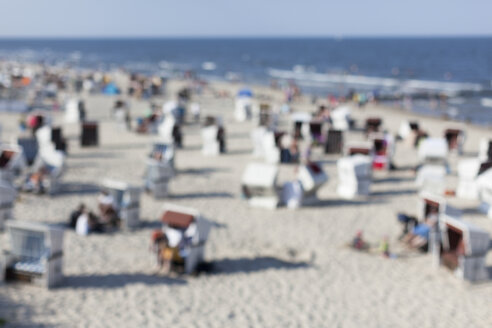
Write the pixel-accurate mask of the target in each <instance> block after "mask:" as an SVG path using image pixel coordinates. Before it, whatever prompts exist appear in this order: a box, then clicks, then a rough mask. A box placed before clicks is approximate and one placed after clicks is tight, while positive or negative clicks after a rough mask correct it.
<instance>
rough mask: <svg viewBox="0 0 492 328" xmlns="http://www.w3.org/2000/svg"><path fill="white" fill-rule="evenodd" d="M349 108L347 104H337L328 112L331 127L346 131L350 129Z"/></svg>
mask: <svg viewBox="0 0 492 328" xmlns="http://www.w3.org/2000/svg"><path fill="white" fill-rule="evenodd" d="M350 114H351V109H350V107H348V106H339V107H337V108H335V109H334V110H333V111H332V112H331V113H330V118H331V124H332V127H333V129H335V130H340V131H348V130H349V129H350Z"/></svg>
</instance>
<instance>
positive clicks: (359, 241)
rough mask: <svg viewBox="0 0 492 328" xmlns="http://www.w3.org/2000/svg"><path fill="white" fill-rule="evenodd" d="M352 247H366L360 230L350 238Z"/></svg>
mask: <svg viewBox="0 0 492 328" xmlns="http://www.w3.org/2000/svg"><path fill="white" fill-rule="evenodd" d="M352 247H353V248H355V249H357V250H362V249H364V248H365V247H366V243H365V242H364V239H363V237H362V230H359V231H357V233H356V234H355V237H354V239H353V240H352Z"/></svg>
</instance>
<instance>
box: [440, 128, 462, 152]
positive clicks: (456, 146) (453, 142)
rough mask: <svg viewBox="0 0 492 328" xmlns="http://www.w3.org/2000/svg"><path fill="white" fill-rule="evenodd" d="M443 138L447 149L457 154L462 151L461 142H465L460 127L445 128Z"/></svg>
mask: <svg viewBox="0 0 492 328" xmlns="http://www.w3.org/2000/svg"><path fill="white" fill-rule="evenodd" d="M444 138H445V139H446V142H447V143H448V149H449V151H452V152H457V153H458V154H460V155H461V154H462V153H463V144H464V143H465V138H466V135H465V131H464V130H462V129H446V131H444Z"/></svg>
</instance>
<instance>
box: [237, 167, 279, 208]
mask: <svg viewBox="0 0 492 328" xmlns="http://www.w3.org/2000/svg"><path fill="white" fill-rule="evenodd" d="M277 176H278V167H277V166H276V165H272V164H264V163H250V164H249V165H248V166H247V167H246V170H245V171H244V173H243V176H242V180H241V185H242V194H243V195H244V197H245V198H246V199H247V200H248V203H249V205H250V206H254V207H264V208H270V209H274V208H276V207H277V205H278V202H279V198H278V193H277Z"/></svg>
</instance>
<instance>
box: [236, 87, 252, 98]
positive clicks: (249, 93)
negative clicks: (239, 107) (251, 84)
mask: <svg viewBox="0 0 492 328" xmlns="http://www.w3.org/2000/svg"><path fill="white" fill-rule="evenodd" d="M237 96H238V97H253V91H251V89H248V88H244V89H241V90H239V92H238V93H237Z"/></svg>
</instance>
